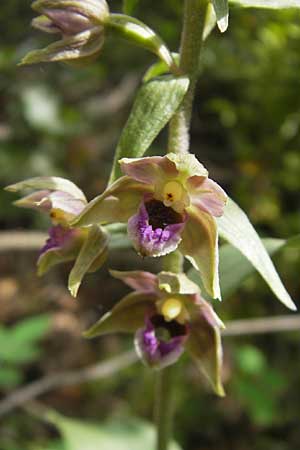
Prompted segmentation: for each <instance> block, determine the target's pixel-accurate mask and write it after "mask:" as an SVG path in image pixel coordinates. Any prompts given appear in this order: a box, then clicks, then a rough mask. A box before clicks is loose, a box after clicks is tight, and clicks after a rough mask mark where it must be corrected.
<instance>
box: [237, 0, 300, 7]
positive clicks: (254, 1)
mask: <svg viewBox="0 0 300 450" xmlns="http://www.w3.org/2000/svg"><path fill="white" fill-rule="evenodd" d="M229 1H230V2H231V3H233V4H236V5H240V6H244V7H246V8H265V9H284V8H300V0H229Z"/></svg>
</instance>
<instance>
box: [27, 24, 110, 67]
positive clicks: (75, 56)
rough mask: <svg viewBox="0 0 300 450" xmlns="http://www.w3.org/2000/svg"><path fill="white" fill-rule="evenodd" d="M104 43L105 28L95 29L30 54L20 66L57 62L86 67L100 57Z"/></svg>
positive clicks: (66, 38)
mask: <svg viewBox="0 0 300 450" xmlns="http://www.w3.org/2000/svg"><path fill="white" fill-rule="evenodd" d="M103 43H104V32H103V28H102V27H101V26H99V27H94V28H91V29H90V30H85V31H83V32H81V33H78V34H75V35H74V36H68V37H65V38H64V39H61V40H59V41H56V42H54V43H53V44H50V45H48V47H46V48H43V49H41V50H33V51H32V52H29V53H28V54H27V55H26V56H25V57H24V58H23V59H22V61H21V62H20V63H19V65H21V66H22V65H26V64H38V63H41V62H55V61H62V62H68V63H71V64H76V65H85V64H86V63H88V62H90V61H92V60H93V59H94V58H96V57H97V56H98V54H99V53H100V51H101V48H102V46H103Z"/></svg>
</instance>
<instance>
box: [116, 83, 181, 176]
mask: <svg viewBox="0 0 300 450" xmlns="http://www.w3.org/2000/svg"><path fill="white" fill-rule="evenodd" d="M188 86H189V79H188V78H187V77H178V78H175V77H173V76H165V77H161V78H156V79H153V80H150V81H149V82H147V83H145V84H144V85H143V86H142V87H141V88H140V90H139V92H138V95H137V97H136V100H135V102H134V105H133V108H132V111H131V114H130V116H129V119H128V121H127V124H126V126H125V128H124V130H123V132H122V135H121V137H120V141H119V144H118V147H117V150H116V154H115V159H114V165H113V170H112V173H111V177H110V183H112V182H113V181H115V180H116V179H117V178H119V177H120V176H121V170H120V167H119V164H118V161H119V159H121V158H124V157H127V158H138V157H141V156H143V155H144V153H145V152H146V150H147V149H148V148H149V147H150V145H151V143H152V142H153V140H154V139H155V138H156V136H157V135H158V134H159V132H160V131H161V130H162V129H163V128H164V127H165V126H166V125H167V123H168V122H169V120H170V119H171V118H172V116H173V114H174V113H175V112H176V110H177V109H178V107H179V105H180V103H181V102H182V100H183V97H184V95H185V93H186V91H187V89H188Z"/></svg>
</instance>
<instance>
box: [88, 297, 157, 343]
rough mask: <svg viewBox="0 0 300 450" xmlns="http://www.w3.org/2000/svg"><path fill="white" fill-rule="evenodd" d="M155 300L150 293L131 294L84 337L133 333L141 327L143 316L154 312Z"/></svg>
mask: <svg viewBox="0 0 300 450" xmlns="http://www.w3.org/2000/svg"><path fill="white" fill-rule="evenodd" d="M156 300H157V296H156V295H153V294H151V293H141V292H132V293H131V294H129V295H127V296H126V297H124V298H123V299H122V300H120V301H119V302H118V303H117V304H116V305H115V306H114V307H113V309H112V310H111V311H109V312H108V313H106V314H105V315H104V316H103V317H101V319H100V320H99V321H98V322H96V323H95V324H94V325H93V326H92V327H91V328H89V329H88V330H87V331H86V332H85V333H84V336H85V337H88V338H93V337H96V336H100V335H103V334H108V333H116V332H123V333H131V332H135V331H136V330H137V329H138V328H140V327H141V326H142V325H143V323H144V320H145V316H146V315H148V314H153V312H155V301H156Z"/></svg>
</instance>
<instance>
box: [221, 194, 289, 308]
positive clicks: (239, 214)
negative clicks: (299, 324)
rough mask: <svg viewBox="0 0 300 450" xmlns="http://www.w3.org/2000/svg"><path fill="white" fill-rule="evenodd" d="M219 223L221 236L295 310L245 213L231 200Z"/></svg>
mask: <svg viewBox="0 0 300 450" xmlns="http://www.w3.org/2000/svg"><path fill="white" fill-rule="evenodd" d="M217 222H218V230H219V233H220V236H221V237H223V238H224V239H226V240H227V241H228V242H229V243H230V244H232V245H233V246H234V247H236V248H237V249H238V250H239V251H240V252H241V253H242V254H243V255H244V256H245V257H246V258H247V259H248V260H249V261H250V262H251V264H253V266H254V267H255V269H256V270H257V271H258V272H259V273H260V274H261V276H262V277H263V278H264V280H265V281H266V282H267V283H268V285H269V286H270V288H271V290H272V291H273V292H274V294H275V295H276V296H277V298H278V299H279V300H280V301H281V302H282V303H283V304H284V305H285V306H287V307H288V308H290V309H292V310H295V309H296V306H295V304H294V302H293V301H292V299H291V297H290V295H289V293H288V292H287V290H286V289H285V287H284V286H283V284H282V282H281V280H280V278H279V275H278V273H277V271H276V269H275V267H274V264H273V262H272V260H271V258H270V257H269V255H268V252H267V250H266V249H265V247H264V246H263V243H262V241H261V240H260V237H259V236H258V234H257V233H256V231H255V229H254V228H253V226H252V224H251V223H250V221H249V219H248V217H247V215H246V214H245V213H244V211H242V209H241V208H240V207H239V206H238V205H237V204H236V203H235V202H234V201H233V200H231V199H229V200H228V203H227V205H226V207H225V211H224V215H223V216H222V217H220V218H218V219H217Z"/></svg>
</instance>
